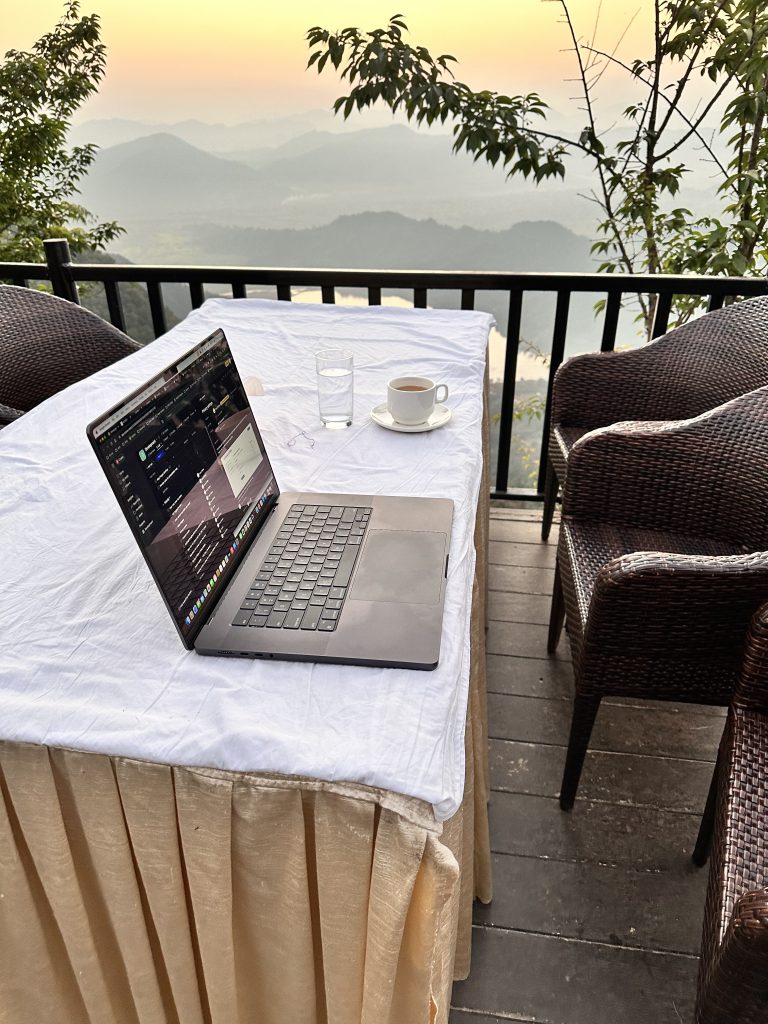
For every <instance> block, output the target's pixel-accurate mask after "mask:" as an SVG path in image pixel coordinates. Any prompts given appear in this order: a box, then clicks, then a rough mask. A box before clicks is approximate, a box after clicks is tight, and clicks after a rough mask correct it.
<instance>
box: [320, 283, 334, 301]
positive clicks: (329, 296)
mask: <svg viewBox="0 0 768 1024" xmlns="http://www.w3.org/2000/svg"><path fill="white" fill-rule="evenodd" d="M320 293H321V295H322V297H323V302H325V303H327V304H328V305H331V306H333V305H335V303H336V289H335V288H334V287H333V285H332V284H324V285H323V286H322V287H321V289H320Z"/></svg>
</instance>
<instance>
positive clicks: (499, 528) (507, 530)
mask: <svg viewBox="0 0 768 1024" xmlns="http://www.w3.org/2000/svg"><path fill="white" fill-rule="evenodd" d="M489 536H490V539H491V540H500V541H507V542H510V543H513V544H534V545H535V546H536V547H545V548H557V537H558V529H557V527H556V526H553V527H552V531H551V532H550V535H549V540H548V541H546V540H545V541H543V540H542V539H541V521H539V522H536V523H530V522H522V523H521V522H520V520H519V519H508V518H506V517H505V518H504V519H501V518H499V517H498V516H495V515H494V514H493V510H492V511H491V518H490V523H489Z"/></svg>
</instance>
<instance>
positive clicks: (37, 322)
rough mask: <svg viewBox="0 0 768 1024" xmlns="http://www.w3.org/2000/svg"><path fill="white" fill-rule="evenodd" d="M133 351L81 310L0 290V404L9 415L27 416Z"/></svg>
mask: <svg viewBox="0 0 768 1024" xmlns="http://www.w3.org/2000/svg"><path fill="white" fill-rule="evenodd" d="M139 347H140V346H139V345H138V344H137V343H136V342H135V341H132V340H131V339H130V338H129V337H128V336H127V335H125V334H123V333H122V332H121V331H118V330H117V329H116V328H115V327H112V326H111V325H110V324H108V323H105V322H104V321H103V320H101V319H100V318H99V317H98V316H96V315H95V314H94V313H91V312H89V311H88V310H87V309H83V308H82V307H81V306H76V305H74V304H73V303H71V302H66V301H65V300H64V299H59V298H56V297H55V296H53V295H48V294H46V293H44V292H38V291H33V290H32V289H29V288H17V287H14V286H12V285H0V404H2V405H6V406H10V407H11V409H12V410H21V411H22V412H27V411H28V410H29V409H32V408H33V407H34V406H36V405H38V404H39V403H40V402H42V401H44V399H46V398H49V397H50V396H51V395H53V394H55V393H56V392H57V391H61V390H62V389H63V388H65V387H67V386H68V385H70V384H74V383H75V381H78V380H82V379H83V378H84V377H87V376H89V375H90V374H92V373H95V372H96V371H97V370H100V369H102V368H103V367H105V366H109V364H110V363H114V362H116V361H117V360H118V359H122V358H123V356H126V355H128V354H129V353H131V352H133V351H135V350H136V349H137V348H139ZM1 414H2V409H0V415H1ZM9 418H10V417H9Z"/></svg>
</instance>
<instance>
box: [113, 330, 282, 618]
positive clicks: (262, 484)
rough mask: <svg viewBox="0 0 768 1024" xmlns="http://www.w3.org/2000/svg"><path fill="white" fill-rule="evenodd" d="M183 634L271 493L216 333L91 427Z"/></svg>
mask: <svg viewBox="0 0 768 1024" xmlns="http://www.w3.org/2000/svg"><path fill="white" fill-rule="evenodd" d="M94 440H95V442H96V443H97V444H98V445H99V449H100V454H101V455H102V458H103V460H104V463H105V465H106V466H107V471H108V473H109V474H110V477H111V480H112V484H113V487H115V490H116V491H117V493H118V495H119V497H120V501H121V504H122V505H123V507H124V509H125V510H126V512H127V514H128V515H129V517H130V518H131V520H132V522H133V525H134V528H135V532H136V534H137V536H138V538H139V541H140V543H141V545H142V547H143V549H144V552H145V555H146V557H147V559H148V561H149V562H150V564H151V566H152V568H153V570H154V572H155V575H156V578H157V580H158V583H159V584H160V587H161V589H162V590H163V593H164V595H165V598H166V601H167V602H168V604H169V606H170V608H171V610H172V611H173V614H174V616H175V618H176V621H177V623H178V625H179V627H180V628H181V630H182V633H186V632H189V631H190V629H191V628H192V625H193V623H194V622H195V619H196V617H197V616H198V615H199V614H200V611H201V609H202V608H203V605H204V604H205V603H206V601H208V600H210V598H211V596H212V592H213V591H214V590H218V585H219V582H220V580H221V579H222V578H223V577H226V576H228V575H229V572H228V568H229V566H230V562H231V561H233V560H234V556H235V553H236V552H237V550H238V548H239V547H240V545H241V544H242V543H243V540H244V539H245V536H246V534H248V533H250V532H251V530H253V529H254V527H255V526H257V525H258V522H259V520H260V518H261V516H262V515H263V514H264V513H265V511H266V507H265V506H266V505H267V500H268V498H269V496H270V495H271V494H273V493H276V490H277V489H276V485H275V480H274V476H273V474H272V467H271V466H270V464H269V460H268V458H267V457H266V454H265V451H264V446H263V443H262V440H261V437H260V435H259V432H258V429H257V428H256V425H255V423H254V420H253V416H252V415H251V412H250V408H249V405H248V398H247V396H246V394H245V391H244V389H243V386H242V383H241V381H240V376H239V374H238V372H237V370H236V368H235V365H234V362H233V360H232V355H231V352H230V350H229V346H228V344H227V342H226V340H225V339H224V337H223V335H221V334H220V333H217V334H215V335H213V336H212V337H211V338H210V339H209V340H208V341H207V342H206V343H205V344H203V345H201V346H199V347H198V348H197V349H196V350H194V351H193V352H192V353H190V354H189V355H188V356H187V357H186V358H185V359H183V360H182V361H181V362H179V363H178V364H177V365H176V366H174V367H172V368H171V369H169V370H167V371H166V372H165V373H163V374H162V375H161V376H160V377H158V378H156V379H155V380H154V381H153V382H152V383H151V384H149V385H148V386H147V387H146V388H145V389H144V390H143V391H142V392H140V393H139V394H137V395H135V396H134V397H133V398H131V399H130V400H128V401H127V402H126V403H125V404H124V405H123V406H121V407H120V408H118V409H117V410H115V412H114V413H113V414H112V415H111V416H110V417H109V418H108V419H107V420H105V421H104V423H102V424H101V425H100V426H99V427H98V428H97V430H95V431H94Z"/></svg>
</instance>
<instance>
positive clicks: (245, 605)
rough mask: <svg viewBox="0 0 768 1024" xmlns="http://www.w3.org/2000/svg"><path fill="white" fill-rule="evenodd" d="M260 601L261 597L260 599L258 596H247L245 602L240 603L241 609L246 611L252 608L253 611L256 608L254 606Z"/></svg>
mask: <svg viewBox="0 0 768 1024" xmlns="http://www.w3.org/2000/svg"><path fill="white" fill-rule="evenodd" d="M258 603H259V599H258V597H256V598H253V597H246V598H245V599H244V600H243V603H242V604H241V605H240V611H243V612H244V611H246V610H247V609H249V608H250V609H251V611H253V609H254V608H255V607H256V605H257V604H258Z"/></svg>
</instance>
